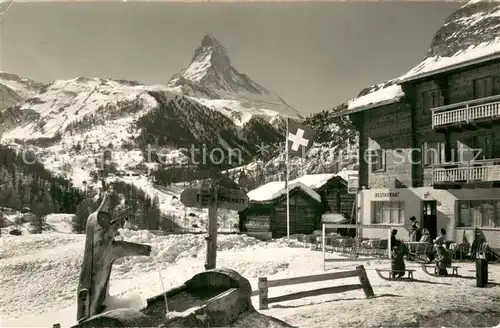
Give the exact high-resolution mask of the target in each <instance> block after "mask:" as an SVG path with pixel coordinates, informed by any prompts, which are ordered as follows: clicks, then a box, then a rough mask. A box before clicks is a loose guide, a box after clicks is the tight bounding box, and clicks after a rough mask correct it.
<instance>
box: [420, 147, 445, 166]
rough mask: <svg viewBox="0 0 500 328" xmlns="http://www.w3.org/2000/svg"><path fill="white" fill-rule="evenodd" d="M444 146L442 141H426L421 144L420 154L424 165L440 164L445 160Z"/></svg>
mask: <svg viewBox="0 0 500 328" xmlns="http://www.w3.org/2000/svg"><path fill="white" fill-rule="evenodd" d="M444 151H445V146H444V143H443V142H426V143H424V145H423V150H422V154H423V155H422V156H423V163H424V166H430V165H435V164H440V163H443V162H444V161H445V152H444Z"/></svg>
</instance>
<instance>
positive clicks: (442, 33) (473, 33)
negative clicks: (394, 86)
mask: <svg viewBox="0 0 500 328" xmlns="http://www.w3.org/2000/svg"><path fill="white" fill-rule="evenodd" d="M499 54H500V2H499V1H498V0H496V1H491V0H488V1H484V0H483V1H478V0H472V1H469V2H468V3H467V4H465V5H464V6H462V7H461V8H459V9H458V10H457V11H455V12H454V13H453V14H451V15H450V16H449V17H448V18H447V19H446V21H445V22H444V24H443V26H442V27H441V28H440V29H439V30H438V31H437V32H436V34H435V35H434V37H433V39H432V42H431V45H430V47H429V50H428V52H427V55H426V57H425V58H424V60H423V61H422V62H421V63H419V64H418V65H416V66H415V67H413V68H412V69H411V70H410V71H409V72H408V73H406V74H405V75H403V76H402V77H400V80H409V79H415V78H418V77H421V76H425V75H428V74H434V73H437V72H439V71H441V70H446V69H449V68H452V67H455V66H457V65H465V64H469V63H472V62H474V61H480V60H484V59H488V58H490V57H492V56H498V55H499Z"/></svg>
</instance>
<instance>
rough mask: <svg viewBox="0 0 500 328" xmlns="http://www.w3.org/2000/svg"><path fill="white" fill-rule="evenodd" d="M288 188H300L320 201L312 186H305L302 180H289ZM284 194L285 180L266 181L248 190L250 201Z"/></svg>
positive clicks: (260, 200)
mask: <svg viewBox="0 0 500 328" xmlns="http://www.w3.org/2000/svg"><path fill="white" fill-rule="evenodd" d="M288 188H289V190H293V189H295V188H300V189H302V190H303V191H304V192H305V193H306V194H308V195H309V196H311V198H313V199H315V200H317V201H318V202H321V196H320V195H319V194H318V193H317V192H315V191H314V190H313V189H312V188H310V187H308V186H306V185H305V184H303V183H302V182H298V181H295V182H293V181H289V182H288ZM285 194H286V189H285V182H284V181H273V182H269V183H266V184H265V185H262V186H260V187H259V188H257V189H254V190H251V191H250V192H248V198H249V199H250V201H255V202H267V201H272V200H274V199H276V198H278V197H280V196H282V195H285Z"/></svg>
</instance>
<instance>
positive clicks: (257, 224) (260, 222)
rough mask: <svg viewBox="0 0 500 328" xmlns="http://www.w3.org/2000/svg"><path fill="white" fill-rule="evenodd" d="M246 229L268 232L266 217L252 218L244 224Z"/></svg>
mask: <svg viewBox="0 0 500 328" xmlns="http://www.w3.org/2000/svg"><path fill="white" fill-rule="evenodd" d="M245 227H246V228H247V229H251V230H262V231H269V229H270V220H269V217H268V216H252V217H249V218H248V221H247V222H246V224H245Z"/></svg>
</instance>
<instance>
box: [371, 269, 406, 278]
mask: <svg viewBox="0 0 500 328" xmlns="http://www.w3.org/2000/svg"><path fill="white" fill-rule="evenodd" d="M376 270H377V273H378V274H379V276H380V277H381V278H383V279H387V278H385V277H382V276H381V275H380V272H389V279H397V278H396V277H395V276H394V273H398V272H403V270H396V271H394V272H393V271H392V270H391V269H376ZM404 271H405V272H407V273H408V279H414V278H413V272H415V270H413V269H405V270H404Z"/></svg>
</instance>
